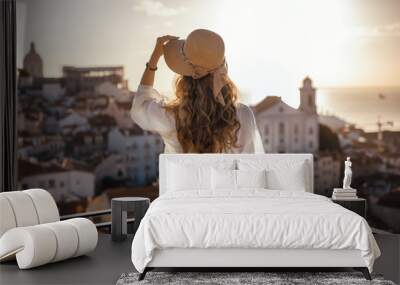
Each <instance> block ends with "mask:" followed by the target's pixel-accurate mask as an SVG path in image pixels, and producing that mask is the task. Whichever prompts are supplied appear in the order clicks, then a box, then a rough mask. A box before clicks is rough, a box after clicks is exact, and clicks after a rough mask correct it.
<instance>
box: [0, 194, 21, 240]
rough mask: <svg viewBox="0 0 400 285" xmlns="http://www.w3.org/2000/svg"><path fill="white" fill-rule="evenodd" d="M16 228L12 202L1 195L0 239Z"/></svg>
mask: <svg viewBox="0 0 400 285" xmlns="http://www.w3.org/2000/svg"><path fill="white" fill-rule="evenodd" d="M16 226H17V223H16V221H15V216H14V211H13V209H12V207H11V204H10V202H9V201H8V199H7V198H6V197H3V196H2V195H0V237H1V236H2V235H3V234H4V233H5V232H6V231H8V230H10V229H12V228H15V227H16Z"/></svg>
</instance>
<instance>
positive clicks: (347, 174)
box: [343, 157, 353, 189]
mask: <svg viewBox="0 0 400 285" xmlns="http://www.w3.org/2000/svg"><path fill="white" fill-rule="evenodd" d="M352 175H353V171H352V170H351V161H350V157H347V159H346V161H345V162H344V178H343V189H353V188H351V187H350V184H351V177H352Z"/></svg>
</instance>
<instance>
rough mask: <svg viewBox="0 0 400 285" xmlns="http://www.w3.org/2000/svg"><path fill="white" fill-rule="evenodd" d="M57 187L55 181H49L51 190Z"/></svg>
mask: <svg viewBox="0 0 400 285" xmlns="http://www.w3.org/2000/svg"><path fill="white" fill-rule="evenodd" d="M55 186H56V182H55V181H54V179H50V180H49V187H50V188H54V187H55Z"/></svg>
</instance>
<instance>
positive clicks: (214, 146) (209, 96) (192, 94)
mask: <svg viewBox="0 0 400 285" xmlns="http://www.w3.org/2000/svg"><path fill="white" fill-rule="evenodd" d="M221 93H222V96H223V98H224V101H225V105H223V104H221V103H220V102H218V101H217V100H216V98H215V97H214V96H213V92H212V77H211V75H207V76H204V77H202V78H200V79H194V78H192V77H190V76H178V77H177V79H176V81H175V95H176V98H175V99H174V100H173V101H171V102H170V103H169V104H167V105H166V106H165V108H166V109H167V111H169V112H172V113H173V115H174V117H175V124H176V130H177V134H178V140H179V143H180V144H181V146H182V149H183V152H184V153H222V152H229V151H230V150H231V149H232V147H237V141H238V131H239V129H240V122H239V121H238V118H237V114H236V108H237V107H236V106H237V105H236V104H237V88H236V86H235V84H234V83H233V82H232V81H231V80H230V79H228V78H227V84H226V85H225V86H224V87H223V88H222V90H221Z"/></svg>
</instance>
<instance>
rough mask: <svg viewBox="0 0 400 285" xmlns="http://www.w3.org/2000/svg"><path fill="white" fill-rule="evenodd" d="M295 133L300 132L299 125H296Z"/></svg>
mask: <svg viewBox="0 0 400 285" xmlns="http://www.w3.org/2000/svg"><path fill="white" fill-rule="evenodd" d="M294 133H295V134H296V135H297V134H298V133H299V125H297V124H295V125H294Z"/></svg>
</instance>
